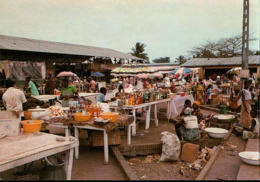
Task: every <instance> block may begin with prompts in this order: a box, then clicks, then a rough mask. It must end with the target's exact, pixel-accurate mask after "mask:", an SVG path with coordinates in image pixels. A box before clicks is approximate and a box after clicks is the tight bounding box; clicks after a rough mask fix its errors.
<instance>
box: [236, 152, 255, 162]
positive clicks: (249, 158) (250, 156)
mask: <svg viewBox="0 0 260 182" xmlns="http://www.w3.org/2000/svg"><path fill="white" fill-rule="evenodd" d="M238 155H239V157H240V158H241V159H242V161H244V162H245V163H247V164H250V165H260V153H259V152H251V151H245V152H240V153H239V154H238Z"/></svg>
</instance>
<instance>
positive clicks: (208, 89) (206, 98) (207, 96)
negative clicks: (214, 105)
mask: <svg viewBox="0 0 260 182" xmlns="http://www.w3.org/2000/svg"><path fill="white" fill-rule="evenodd" d="M211 87H212V85H208V88H207V89H206V91H205V100H204V102H205V103H206V104H210V100H211Z"/></svg>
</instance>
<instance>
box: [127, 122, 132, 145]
mask: <svg viewBox="0 0 260 182" xmlns="http://www.w3.org/2000/svg"><path fill="white" fill-rule="evenodd" d="M131 128H132V124H130V125H128V129H127V144H128V145H130V144H131Z"/></svg>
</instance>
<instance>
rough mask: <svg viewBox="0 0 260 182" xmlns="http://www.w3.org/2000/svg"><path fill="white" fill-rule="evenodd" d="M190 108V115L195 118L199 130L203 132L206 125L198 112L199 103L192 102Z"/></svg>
mask: <svg viewBox="0 0 260 182" xmlns="http://www.w3.org/2000/svg"><path fill="white" fill-rule="evenodd" d="M192 108H193V111H192V113H191V115H193V116H196V117H197V119H198V124H199V129H200V130H204V128H205V125H206V124H205V120H204V118H203V114H202V112H201V111H200V102H199V101H194V102H193V104H192Z"/></svg>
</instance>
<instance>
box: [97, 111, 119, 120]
mask: <svg viewBox="0 0 260 182" xmlns="http://www.w3.org/2000/svg"><path fill="white" fill-rule="evenodd" d="M118 115H119V113H117V112H103V113H101V114H100V116H101V117H102V118H103V119H110V122H115V121H116V120H117V117H118Z"/></svg>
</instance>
